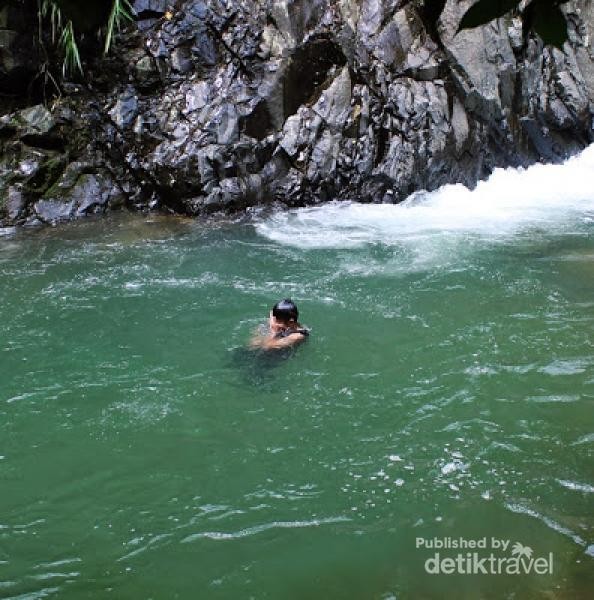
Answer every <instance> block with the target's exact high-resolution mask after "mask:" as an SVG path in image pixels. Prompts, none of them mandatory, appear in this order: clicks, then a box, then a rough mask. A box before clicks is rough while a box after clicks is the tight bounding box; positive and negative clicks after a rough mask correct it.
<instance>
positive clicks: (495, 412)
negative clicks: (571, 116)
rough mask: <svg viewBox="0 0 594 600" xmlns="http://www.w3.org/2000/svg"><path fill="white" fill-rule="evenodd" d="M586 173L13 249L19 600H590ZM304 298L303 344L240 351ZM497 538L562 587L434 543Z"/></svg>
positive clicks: (131, 225)
mask: <svg viewBox="0 0 594 600" xmlns="http://www.w3.org/2000/svg"><path fill="white" fill-rule="evenodd" d="M593 163H594V154H593V151H592V149H590V150H589V151H587V152H586V153H584V154H583V155H582V156H581V157H579V158H577V159H574V160H573V161H571V162H570V163H568V164H567V165H565V166H559V167H537V168H536V169H532V170H529V171H527V172H515V171H507V172H503V171H502V172H498V173H496V175H495V176H493V178H492V179H491V180H490V181H489V182H487V183H485V184H481V185H479V187H478V188H477V189H476V190H475V191H473V192H469V191H467V190H465V188H461V187H459V186H450V187H447V188H444V189H442V190H440V191H439V192H437V193H433V194H429V195H427V194H420V195H417V196H416V197H415V198H412V199H410V200H409V201H408V202H407V203H405V204H404V205H400V206H384V205H374V206H361V205H357V204H350V205H338V204H329V205H326V206H324V207H317V208H310V209H302V210H298V211H289V212H279V213H273V214H262V215H260V216H257V215H256V216H255V217H254V219H253V220H251V221H248V222H242V223H218V224H210V225H208V226H206V225H205V224H202V223H197V222H193V221H186V220H174V219H163V218H158V217H140V216H137V217H130V216H126V215H119V216H117V215H116V216H112V217H109V218H107V219H104V220H97V221H86V222H80V223H76V224H74V225H69V226H67V227H60V228H55V229H44V230H42V231H35V232H28V233H24V232H21V233H14V232H4V233H5V234H6V235H4V236H3V237H2V238H1V239H0V278H1V279H0V281H1V285H0V305H1V306H2V317H3V318H2V320H1V321H0V352H1V354H0V356H1V359H0V486H1V488H0V490H1V493H0V597H5V598H27V599H33V598H49V597H55V598H66V599H68V598H72V599H78V598H104V597H110V596H111V597H114V598H250V597H251V598H296V599H297V598H324V599H325V598H384V599H387V598H444V597H452V598H454V597H456V598H469V599H470V598H473V599H474V598H512V597H514V598H541V597H545V596H546V597H547V598H559V599H569V598H572V599H574V598H587V597H590V596H591V590H592V589H593V585H594V572H593V567H594V547H593V544H594V511H593V507H594V476H593V469H592V458H593V453H594V410H593V409H594V354H593V351H592V350H593V348H592V331H593V324H594V229H593V223H594V192H593V191H592V189H591V181H592V178H591V175H592V172H594V164H593ZM286 296H291V297H292V298H293V299H294V300H295V301H296V302H297V303H298V305H299V308H300V310H301V313H302V321H303V322H304V323H305V324H307V325H308V326H310V327H311V328H312V336H311V338H310V339H309V340H308V341H307V342H306V343H305V344H304V345H303V346H302V347H300V348H299V349H297V350H296V351H295V352H289V353H288V354H283V355H273V356H270V355H258V354H253V353H251V352H249V351H247V350H246V349H245V344H246V341H247V340H248V339H249V337H250V334H251V332H252V331H253V329H254V328H255V327H257V326H258V324H259V323H260V322H261V321H262V319H263V318H264V317H265V316H266V314H267V311H268V310H269V307H270V306H271V304H272V303H273V302H274V301H276V300H277V299H279V298H282V297H286ZM485 536H486V537H489V538H490V537H492V536H493V537H497V538H501V539H505V540H509V541H510V542H511V544H513V543H515V542H520V543H521V544H523V545H524V546H530V547H531V548H532V549H533V552H534V556H548V554H549V553H553V556H554V571H553V574H551V575H540V576H538V575H534V574H530V575H476V576H469V575H433V576H429V575H427V574H426V573H425V570H424V566H423V565H424V563H425V560H426V559H427V558H429V557H431V556H433V554H434V553H435V551H431V550H427V549H417V548H416V547H415V546H416V543H415V541H416V538H424V539H432V538H446V537H453V538H460V537H462V538H466V539H480V538H482V537H485ZM511 544H510V545H511ZM507 554H508V555H509V550H508V551H507ZM501 556H503V554H501Z"/></svg>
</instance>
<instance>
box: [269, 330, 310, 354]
mask: <svg viewBox="0 0 594 600" xmlns="http://www.w3.org/2000/svg"><path fill="white" fill-rule="evenodd" d="M305 337H306V336H305V335H303V334H302V333H291V334H290V335H287V336H286V337H282V338H273V339H269V340H266V342H264V348H267V349H270V350H272V349H273V348H288V347H289V346H294V345H295V344H299V343H300V342H302V341H303V340H304V339H305Z"/></svg>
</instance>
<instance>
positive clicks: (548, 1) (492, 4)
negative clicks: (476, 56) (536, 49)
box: [458, 0, 568, 50]
mask: <svg viewBox="0 0 594 600" xmlns="http://www.w3.org/2000/svg"><path fill="white" fill-rule="evenodd" d="M521 1H522V0H478V2H477V3H476V4H473V5H472V6H471V7H470V8H469V9H468V10H467V11H466V13H465V14H464V16H463V17H462V21H461V22H460V26H459V28H458V31H461V30H463V29H472V28H473V27H478V26H480V25H485V24H487V23H489V22H490V21H492V20H494V19H498V18H500V17H502V16H504V15H506V14H507V13H509V12H511V11H514V10H518V11H519V13H520V15H521V16H522V24H523V31H524V36H525V37H526V36H527V35H528V33H529V32H530V31H532V32H533V33H535V34H537V35H538V36H540V38H541V39H542V41H543V42H544V43H545V44H547V45H551V46H555V47H556V48H559V49H560V50H561V49H562V48H563V44H564V43H565V42H566V41H567V39H568V34H567V21H566V20H565V15H564V14H563V12H562V11H561V8H560V6H561V4H565V3H566V2H567V1H568V0H529V2H528V3H527V4H526V5H525V6H524V8H523V9H522V10H520V9H519V5H520V4H521Z"/></svg>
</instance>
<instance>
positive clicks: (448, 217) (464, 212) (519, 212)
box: [256, 145, 594, 248]
mask: <svg viewBox="0 0 594 600" xmlns="http://www.w3.org/2000/svg"><path fill="white" fill-rule="evenodd" d="M593 181H594V145H591V146H589V147H588V148H586V149H585V150H584V151H583V152H582V153H581V154H579V155H577V156H575V157H573V158H570V159H569V160H568V161H566V162H565V163H563V164H560V165H541V164H537V165H533V166H531V167H529V168H527V169H497V170H495V171H494V173H493V174H492V175H491V176H490V177H489V179H487V180H486V181H482V182H480V183H479V184H478V185H477V186H476V188H475V189H473V190H469V189H468V188H466V187H464V186H463V185H460V184H458V185H446V186H444V187H442V188H440V189H438V190H436V191H434V192H418V193H416V194H414V195H413V196H411V197H409V198H408V199H407V200H405V201H404V202H403V203H401V204H397V205H393V204H358V203H350V202H348V203H347V202H345V203H341V202H332V203H329V204H325V205H323V206H319V207H311V208H301V209H296V210H291V211H287V212H278V213H276V214H273V215H271V216H268V217H266V218H264V219H262V220H260V221H258V222H256V229H257V231H258V233H260V234H261V235H263V236H265V237H267V238H269V239H271V240H273V241H275V242H279V243H281V244H286V245H291V246H295V247H299V248H351V247H358V246H362V245H364V244H368V243H374V242H380V243H384V244H394V243H399V242H400V243H402V242H404V243H406V242H407V241H414V242H418V241H419V240H420V239H423V238H425V239H426V238H427V237H431V238H435V237H436V236H441V237H443V236H448V237H450V238H451V236H452V234H456V235H455V236H454V237H456V238H458V239H460V238H465V237H468V235H469V234H471V235H478V236H480V237H485V236H488V237H508V236H510V235H515V234H517V233H520V232H523V231H526V230H527V229H528V230H534V229H538V228H542V229H545V230H547V231H553V230H555V229H562V230H563V231H567V228H568V227H571V226H575V225H577V224H579V225H582V226H583V224H589V223H593V222H594V186H593V185H592V183H593Z"/></svg>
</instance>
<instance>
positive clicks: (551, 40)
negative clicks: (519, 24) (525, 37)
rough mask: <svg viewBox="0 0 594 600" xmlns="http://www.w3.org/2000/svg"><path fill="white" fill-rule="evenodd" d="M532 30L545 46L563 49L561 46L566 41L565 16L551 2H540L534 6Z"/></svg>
mask: <svg viewBox="0 0 594 600" xmlns="http://www.w3.org/2000/svg"><path fill="white" fill-rule="evenodd" d="M532 30H533V31H534V33H537V34H538V35H539V36H540V38H541V39H542V41H543V42H544V43H545V44H547V45H550V46H555V47H556V48H559V50H562V49H563V44H564V43H565V42H566V41H567V39H568V35H567V21H566V20H565V15H564V14H563V12H562V11H561V9H560V8H559V6H558V5H557V3H554V2H553V1H552V0H548V1H545V0H541V1H540V2H537V3H535V4H534V10H533V14H532Z"/></svg>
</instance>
